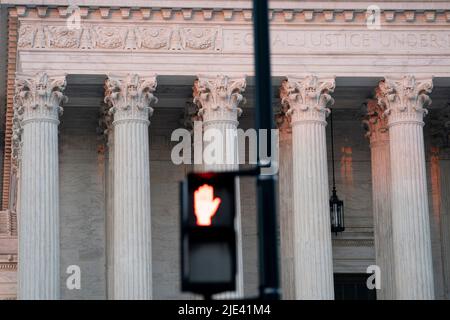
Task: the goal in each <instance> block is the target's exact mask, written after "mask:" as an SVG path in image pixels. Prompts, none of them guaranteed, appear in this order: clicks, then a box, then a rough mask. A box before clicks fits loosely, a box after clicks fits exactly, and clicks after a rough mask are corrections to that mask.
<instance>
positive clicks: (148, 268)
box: [105, 74, 156, 300]
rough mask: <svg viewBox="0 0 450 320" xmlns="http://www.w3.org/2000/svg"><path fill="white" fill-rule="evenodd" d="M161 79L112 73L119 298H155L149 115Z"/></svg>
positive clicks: (110, 92) (108, 100) (109, 83)
mask: <svg viewBox="0 0 450 320" xmlns="http://www.w3.org/2000/svg"><path fill="white" fill-rule="evenodd" d="M155 89H156V78H155V77H149V78H141V77H139V76H138V75H136V74H133V75H128V76H126V77H112V76H110V77H109V78H108V79H107V81H106V94H105V102H106V103H108V104H109V105H110V106H111V109H110V112H111V113H112V114H113V117H114V120H113V126H114V219H113V221H114V232H113V241H114V254H113V259H114V271H113V272H114V299H118V300H124V299H133V300H142V299H151V298H152V259H151V224H150V222H151V221H150V157H149V137H148V126H149V124H150V122H149V120H148V118H149V116H151V114H152V112H153V109H152V108H151V107H150V104H151V103H152V102H154V101H156V98H155V97H154V96H153V92H154V91H155Z"/></svg>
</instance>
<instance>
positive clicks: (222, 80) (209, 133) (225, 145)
mask: <svg viewBox="0 0 450 320" xmlns="http://www.w3.org/2000/svg"><path fill="white" fill-rule="evenodd" d="M245 86H246V81H245V77H241V78H229V77H227V76H223V75H219V76H217V77H208V76H199V77H198V80H197V81H196V82H195V83H194V88H193V90H194V92H193V96H194V103H195V104H197V107H198V109H199V110H198V115H199V116H200V118H201V120H202V121H203V149H204V150H203V151H204V153H205V155H206V156H205V157H204V160H203V161H205V163H204V166H203V169H204V170H205V171H233V170H238V169H239V156H238V149H239V148H238V139H237V127H238V125H239V122H238V118H239V117H240V115H241V113H242V109H240V108H239V104H240V103H241V102H242V101H243V100H244V97H243V96H242V92H244V90H245ZM236 203H237V204H238V205H237V208H236V220H235V222H236V231H237V244H236V245H237V263H238V268H237V270H238V272H237V275H236V291H235V292H232V293H231V292H230V293H225V294H222V295H220V296H219V297H220V298H240V297H243V295H244V279H243V273H244V272H243V265H244V264H243V257H242V227H241V206H240V187H239V179H236Z"/></svg>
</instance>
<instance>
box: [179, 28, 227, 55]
mask: <svg viewBox="0 0 450 320" xmlns="http://www.w3.org/2000/svg"><path fill="white" fill-rule="evenodd" d="M217 33H218V30H217V28H181V29H180V36H181V45H182V47H183V48H190V49H194V50H204V49H210V50H214V49H215V47H216V38H217Z"/></svg>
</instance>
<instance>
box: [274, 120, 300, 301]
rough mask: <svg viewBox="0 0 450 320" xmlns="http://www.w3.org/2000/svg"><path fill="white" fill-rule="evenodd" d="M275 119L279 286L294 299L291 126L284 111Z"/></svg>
mask: <svg viewBox="0 0 450 320" xmlns="http://www.w3.org/2000/svg"><path fill="white" fill-rule="evenodd" d="M276 120H277V124H278V129H279V131H280V135H279V139H280V144H279V145H280V162H279V163H280V168H279V174H278V175H279V180H278V181H279V182H278V185H279V188H278V190H279V199H280V200H279V203H280V249H281V288H282V290H283V299H284V300H292V299H295V274H294V214H293V197H292V194H293V193H292V177H293V168H292V128H291V124H290V121H289V118H288V117H287V116H286V115H285V112H284V111H283V112H282V114H280V115H279V116H278V117H277V119H276Z"/></svg>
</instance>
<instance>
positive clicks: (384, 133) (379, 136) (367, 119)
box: [363, 99, 389, 146]
mask: <svg viewBox="0 0 450 320" xmlns="http://www.w3.org/2000/svg"><path fill="white" fill-rule="evenodd" d="M365 105H366V109H367V113H366V115H365V116H364V120H363V125H364V129H366V138H368V139H369V140H370V144H371V145H372V146H373V145H374V144H376V143H377V142H381V141H389V131H388V130H389V129H388V123H387V117H386V115H385V111H386V110H385V109H384V107H383V106H382V105H380V104H379V103H378V100H377V99H368V100H367V102H366V104H365Z"/></svg>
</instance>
